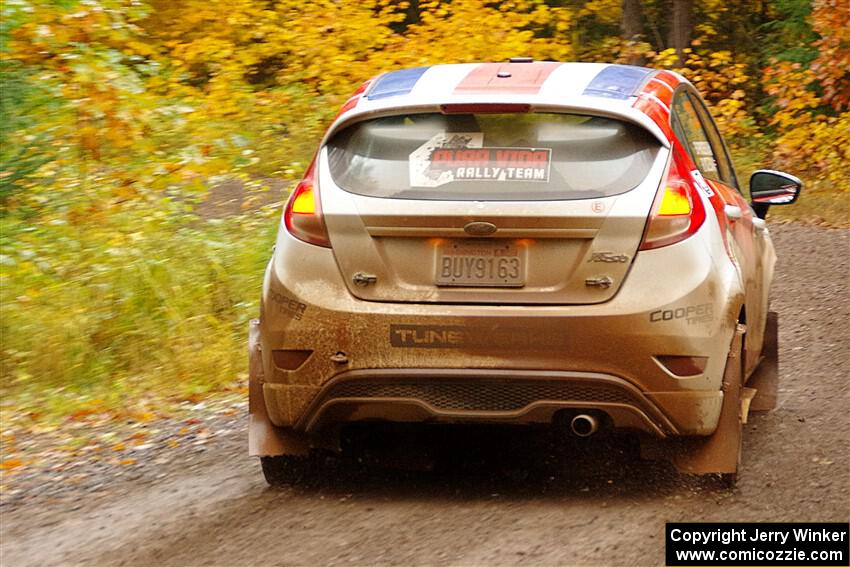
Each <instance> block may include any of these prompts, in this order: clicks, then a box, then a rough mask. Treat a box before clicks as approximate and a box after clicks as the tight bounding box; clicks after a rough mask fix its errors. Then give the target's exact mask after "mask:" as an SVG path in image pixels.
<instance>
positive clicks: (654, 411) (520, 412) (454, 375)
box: [263, 368, 723, 437]
mask: <svg viewBox="0 0 850 567" xmlns="http://www.w3.org/2000/svg"><path fill="white" fill-rule="evenodd" d="M298 392H299V388H298V387H297V386H289V385H286V384H266V385H265V387H264V388H263V395H264V397H265V398H266V402H267V404H269V403H270V404H271V405H273V406H274V407H275V410H276V411H275V413H276V414H278V415H280V414H283V413H285V412H286V408H291V407H293V404H292V402H293V394H294V395H295V396H296V397H297V396H298ZM722 396H723V394H722V392H720V391H718V392H680V393H675V394H672V395H669V394H668V395H666V396H664V397H663V399H662V401H663V404H664V406H665V407H668V411H667V412H665V411H662V410H661V409H659V405H658V403H657V401H656V400H654V399H653V398H652V397H650V396H647V395H645V394H644V393H642V392H641V391H640V390H639V389H638V388H636V387H635V386H633V385H632V384H630V383H629V382H627V381H626V380H623V379H622V378H618V377H616V376H610V375H604V374H597V373H590V372H557V371H534V370H488V371H482V370H475V369H437V368H434V369H401V368H395V369H368V370H353V371H348V372H343V373H341V374H339V375H337V376H335V377H334V378H333V379H332V380H330V381H329V382H327V383H326V384H325V385H324V386H323V387H322V388H320V389H319V391H318V393H317V394H316V395H315V396H314V397H313V399H312V401H310V403H309V404H308V405H307V407H306V409H305V410H304V411H303V412H301V413H300V414H299V415H291V416H287V417H289V419H286V420H285V421H288V422H290V423H291V424H292V426H293V429H295V430H296V431H302V432H305V433H313V432H317V431H319V430H321V429H322V428H323V427H325V426H327V425H331V424H335V423H342V422H352V421H363V420H376V419H379V420H384V421H395V422H441V423H442V422H446V423H465V422H469V423H472V422H477V423H481V422H488V423H514V424H529V423H549V422H551V421H553V417H554V415H555V414H556V413H557V412H559V411H562V410H566V411H571V410H582V411H587V410H596V411H599V412H602V413H604V414H606V415H607V416H608V417H609V418H610V420H611V422H612V425H613V426H614V427H617V428H626V429H636V430H640V431H643V432H645V433H648V434H651V435H654V436H657V437H666V436H668V435H681V434H682V433H683V432H689V433H694V432H698V431H699V429H700V428H701V427H705V425H703V426H700V425H697V423H698V421H699V420H700V419H701V422H702V423H703V424H706V425H708V424H710V425H712V426H713V425H714V424H715V423H716V420H717V415H719V411H720V406H721V404H722V400H723V397H722ZM296 405H297V400H296ZM669 407H677V408H681V409H683V410H684V411H673V412H670V411H669ZM668 414H672V415H674V416H675V419H670V418H669V417H668Z"/></svg>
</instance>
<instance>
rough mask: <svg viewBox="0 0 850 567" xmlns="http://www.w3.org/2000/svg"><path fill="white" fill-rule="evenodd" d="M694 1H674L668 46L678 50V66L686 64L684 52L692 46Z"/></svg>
mask: <svg viewBox="0 0 850 567" xmlns="http://www.w3.org/2000/svg"><path fill="white" fill-rule="evenodd" d="M692 11H693V0H673V17H672V21H671V24H670V37H669V41H668V42H667V44H668V45H669V46H670V47H673V48H675V49H676V54H677V55H678V60H677V61H676V65H677V66H682V65H684V63H685V54H684V50H685V49H686V48H688V47H690V45H691V32H692V31H693V21H692V17H691V15H692Z"/></svg>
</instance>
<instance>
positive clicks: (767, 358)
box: [747, 311, 779, 411]
mask: <svg viewBox="0 0 850 567" xmlns="http://www.w3.org/2000/svg"><path fill="white" fill-rule="evenodd" d="M762 355H763V356H764V358H763V359H762V361H761V363H760V364H759V365H758V368H756V371H755V372H753V375H752V376H750V379H749V380H748V381H747V388H752V389H753V390H755V395H754V396H753V398H752V401H751V402H750V411H770V410H772V409H775V408H776V404H777V402H778V398H779V314H778V313H776V312H775V311H770V312H769V313H768V314H767V325H766V326H765V329H764V346H763V347H762Z"/></svg>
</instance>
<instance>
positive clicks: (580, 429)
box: [570, 413, 599, 437]
mask: <svg viewBox="0 0 850 567" xmlns="http://www.w3.org/2000/svg"><path fill="white" fill-rule="evenodd" d="M570 429H571V430H572V432H573V433H575V434H576V436H578V437H590V436H591V435H593V434H594V433H596V430H597V429H599V421H598V420H597V419H596V418H595V417H593V416H592V415H587V414H586V413H580V414H578V415H577V416H575V417H574V418H573V419H572V421H570Z"/></svg>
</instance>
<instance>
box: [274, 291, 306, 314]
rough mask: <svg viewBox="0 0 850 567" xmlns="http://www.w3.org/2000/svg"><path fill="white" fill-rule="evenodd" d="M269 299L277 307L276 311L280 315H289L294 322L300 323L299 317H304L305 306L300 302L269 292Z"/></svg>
mask: <svg viewBox="0 0 850 567" xmlns="http://www.w3.org/2000/svg"><path fill="white" fill-rule="evenodd" d="M269 297H270V298H271V300H272V301H273V302H274V303H275V305H277V310H278V311H279V312H280V313H283V314H286V315H289V316H291V317H292V318H293V319H295V320H296V321H300V320H301V317H303V316H304V312H305V311H307V305H305V304H304V303H301V302H300V301H296V300H294V299H292V298H291V297H287V296H285V295H283V294H282V293H278V292H276V291H269Z"/></svg>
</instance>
